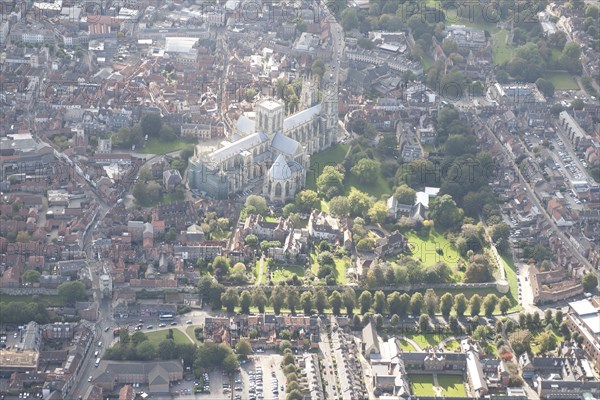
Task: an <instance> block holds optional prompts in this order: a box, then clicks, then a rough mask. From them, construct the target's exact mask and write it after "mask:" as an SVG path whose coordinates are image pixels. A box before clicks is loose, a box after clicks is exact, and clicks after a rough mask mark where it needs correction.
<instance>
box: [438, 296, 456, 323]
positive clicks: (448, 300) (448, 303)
mask: <svg viewBox="0 0 600 400" xmlns="http://www.w3.org/2000/svg"><path fill="white" fill-rule="evenodd" d="M453 304H454V298H453V297H452V295H451V294H450V293H444V294H443V295H442V297H440V311H441V312H442V315H443V316H444V318H446V319H448V317H449V316H450V312H452V305H453Z"/></svg>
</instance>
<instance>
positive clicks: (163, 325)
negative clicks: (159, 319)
mask: <svg viewBox="0 0 600 400" xmlns="http://www.w3.org/2000/svg"><path fill="white" fill-rule="evenodd" d="M165 326H167V324H160V325H158V327H159V328H164V327H165Z"/></svg>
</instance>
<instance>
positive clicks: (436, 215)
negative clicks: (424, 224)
mask: <svg viewBox="0 0 600 400" xmlns="http://www.w3.org/2000/svg"><path fill="white" fill-rule="evenodd" d="M429 210H430V211H429V216H430V218H431V219H432V220H433V221H434V222H435V224H436V226H439V227H440V228H442V229H451V228H455V227H456V226H457V225H459V224H460V222H461V221H462V219H463V210H462V209H460V208H458V207H457V205H456V202H455V201H454V200H453V199H452V196H450V195H447V194H445V195H443V196H440V197H434V198H433V199H432V200H431V202H430V204H429Z"/></svg>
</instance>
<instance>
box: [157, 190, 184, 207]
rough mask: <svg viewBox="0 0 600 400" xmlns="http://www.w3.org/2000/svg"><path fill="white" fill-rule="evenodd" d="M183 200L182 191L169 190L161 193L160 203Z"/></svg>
mask: <svg viewBox="0 0 600 400" xmlns="http://www.w3.org/2000/svg"><path fill="white" fill-rule="evenodd" d="M184 200H185V194H184V193H183V192H169V193H165V194H164V195H163V198H162V201H161V203H163V204H169V203H178V202H180V201H184Z"/></svg>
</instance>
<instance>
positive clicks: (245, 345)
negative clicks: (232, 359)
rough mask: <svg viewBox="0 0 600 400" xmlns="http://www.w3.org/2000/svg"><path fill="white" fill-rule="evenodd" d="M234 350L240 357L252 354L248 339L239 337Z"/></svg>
mask: <svg viewBox="0 0 600 400" xmlns="http://www.w3.org/2000/svg"><path fill="white" fill-rule="evenodd" d="M235 352H236V353H237V355H238V356H240V357H242V358H248V356H249V355H250V354H252V346H251V345H250V342H249V341H248V340H246V339H241V340H240V341H239V342H238V343H237V344H236V345H235Z"/></svg>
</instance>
